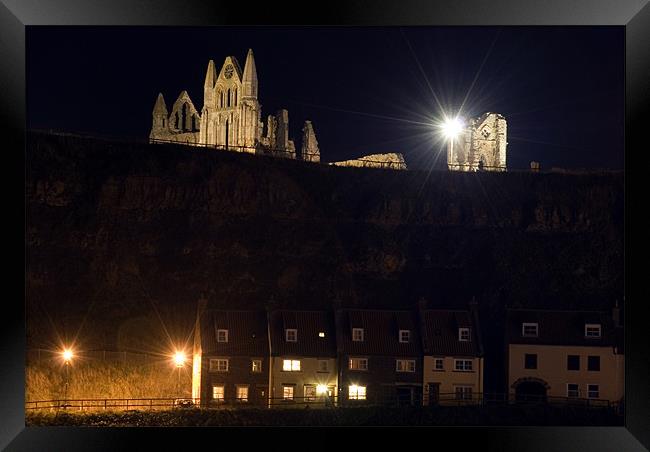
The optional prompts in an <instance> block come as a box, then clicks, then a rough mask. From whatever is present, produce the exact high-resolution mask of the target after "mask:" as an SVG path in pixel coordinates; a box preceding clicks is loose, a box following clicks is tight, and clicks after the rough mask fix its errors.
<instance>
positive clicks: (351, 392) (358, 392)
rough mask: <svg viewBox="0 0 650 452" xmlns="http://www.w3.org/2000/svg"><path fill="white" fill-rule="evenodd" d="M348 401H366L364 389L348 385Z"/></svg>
mask: <svg viewBox="0 0 650 452" xmlns="http://www.w3.org/2000/svg"><path fill="white" fill-rule="evenodd" d="M348 399H350V400H366V387H365V386H357V385H350V387H349V388H348Z"/></svg>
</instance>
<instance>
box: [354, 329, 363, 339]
mask: <svg viewBox="0 0 650 452" xmlns="http://www.w3.org/2000/svg"><path fill="white" fill-rule="evenodd" d="M352 341H354V342H363V328H352Z"/></svg>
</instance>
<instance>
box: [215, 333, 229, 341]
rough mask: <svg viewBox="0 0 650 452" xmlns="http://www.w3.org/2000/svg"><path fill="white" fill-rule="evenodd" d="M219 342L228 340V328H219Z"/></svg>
mask: <svg viewBox="0 0 650 452" xmlns="http://www.w3.org/2000/svg"><path fill="white" fill-rule="evenodd" d="M217 342H228V330H217Z"/></svg>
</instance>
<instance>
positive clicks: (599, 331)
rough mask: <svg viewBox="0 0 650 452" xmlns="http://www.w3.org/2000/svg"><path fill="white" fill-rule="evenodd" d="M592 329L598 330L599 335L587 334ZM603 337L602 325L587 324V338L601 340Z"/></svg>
mask: <svg viewBox="0 0 650 452" xmlns="http://www.w3.org/2000/svg"><path fill="white" fill-rule="evenodd" d="M590 329H593V330H597V331H598V334H587V333H588V332H589V330H590ZM602 336H603V327H602V324H600V323H585V338H587V339H600V338H601V337H602Z"/></svg>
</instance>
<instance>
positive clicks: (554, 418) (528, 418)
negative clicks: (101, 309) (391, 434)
mask: <svg viewBox="0 0 650 452" xmlns="http://www.w3.org/2000/svg"><path fill="white" fill-rule="evenodd" d="M25 424H26V425H27V426H53V425H64V426H107V427H132V426H133V427H138V426H283V425H299V426H310V425H315V426H320V425H332V426H336V425H340V426H344V425H422V426H424V425H556V426H560V425H565V426H578V425H591V426H606V425H609V426H622V425H623V417H622V416H619V415H617V414H616V413H615V412H614V411H613V410H610V409H593V408H592V409H587V408H581V407H566V406H564V407H556V406H507V407H504V406H487V407H436V408H423V407H363V408H336V409H309V408H303V409H283V410H281V411H279V410H267V409H235V410H199V409H190V410H183V409H179V410H168V411H151V412H147V411H131V412H101V413H99V412H97V413H74V412H63V411H59V412H58V413H54V412H48V413H45V412H28V413H27V415H26V419H25Z"/></svg>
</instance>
